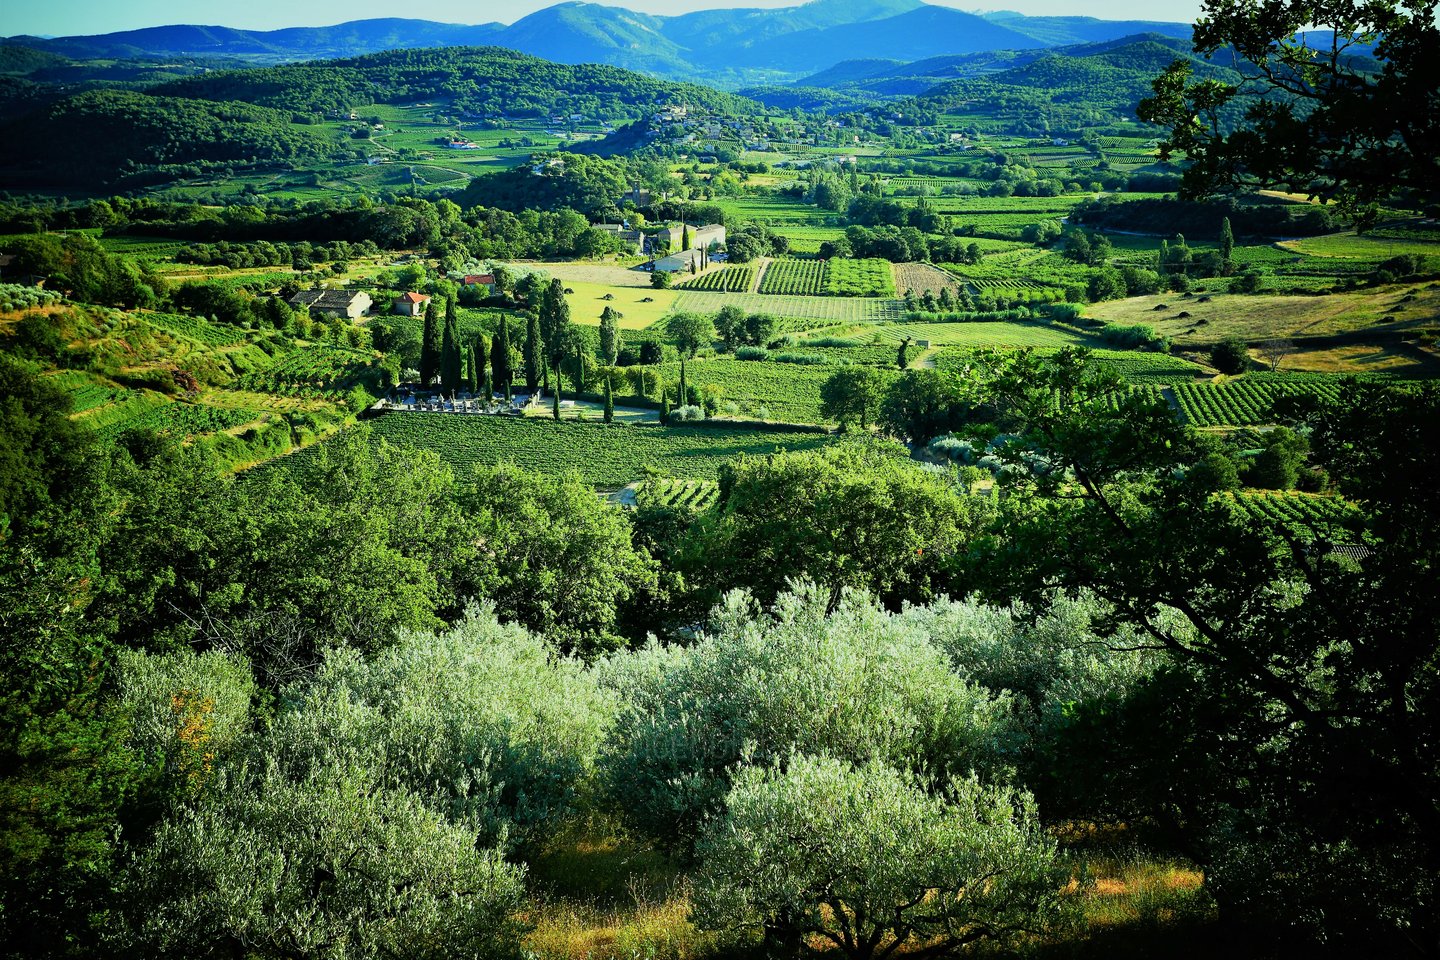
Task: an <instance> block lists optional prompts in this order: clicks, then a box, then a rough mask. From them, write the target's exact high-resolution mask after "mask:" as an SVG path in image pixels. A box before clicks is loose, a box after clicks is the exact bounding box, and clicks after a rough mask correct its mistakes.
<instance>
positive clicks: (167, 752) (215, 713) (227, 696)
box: [117, 647, 255, 790]
mask: <svg viewBox="0 0 1440 960" xmlns="http://www.w3.org/2000/svg"><path fill="white" fill-rule="evenodd" d="M118 659H119V669H118V671H117V680H118V686H119V701H120V704H119V705H120V708H121V709H122V711H123V712H124V714H125V716H126V718H127V719H128V720H129V724H130V746H131V748H132V749H134V750H135V752H136V753H137V754H139V755H140V756H141V757H143V758H145V759H146V760H148V761H150V762H151V763H154V764H158V765H159V767H160V770H161V771H162V773H161V776H162V777H163V779H164V780H166V781H168V782H169V783H170V784H171V785H172V786H173V787H178V788H180V789H181V790H185V789H195V788H198V787H200V786H202V785H203V784H204V782H205V780H206V779H207V778H208V777H209V775H210V773H211V771H212V770H213V769H214V767H215V764H216V762H217V760H218V759H220V758H222V757H223V756H224V755H225V754H227V753H228V752H229V751H230V750H231V749H232V748H234V747H235V745H236V743H237V741H238V740H239V739H240V738H241V736H242V735H243V734H244V733H245V731H246V729H247V728H248V727H249V723H250V701H251V699H252V698H253V697H254V695H255V681H254V678H253V677H252V676H251V673H250V667H249V665H248V664H247V663H245V661H244V660H242V659H240V658H237V657H232V656H227V655H226V654H223V653H219V652H214V651H212V652H206V653H196V652H195V651H193V650H190V649H188V648H183V647H182V648H180V649H178V650H175V651H172V652H170V653H165V654H147V653H143V652H140V651H136V650H122V651H120V653H119V655H118Z"/></svg>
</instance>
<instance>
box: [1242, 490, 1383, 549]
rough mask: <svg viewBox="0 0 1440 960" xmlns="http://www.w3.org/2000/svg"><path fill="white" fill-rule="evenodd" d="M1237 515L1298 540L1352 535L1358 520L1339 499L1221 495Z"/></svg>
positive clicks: (1251, 493)
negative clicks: (1350, 533)
mask: <svg viewBox="0 0 1440 960" xmlns="http://www.w3.org/2000/svg"><path fill="white" fill-rule="evenodd" d="M1221 496H1224V497H1225V498H1226V499H1227V500H1229V502H1230V505H1231V506H1232V507H1233V508H1234V510H1235V512H1236V514H1237V515H1238V516H1239V517H1240V518H1241V519H1243V520H1246V521H1249V522H1251V523H1253V524H1255V525H1256V526H1259V527H1262V528H1264V529H1266V530H1275V529H1278V530H1280V531H1282V532H1284V533H1285V534H1286V535H1287V536H1290V537H1293V538H1295V539H1297V540H1313V539H1315V538H1316V536H1317V535H1322V536H1327V537H1328V536H1335V535H1336V534H1344V533H1348V532H1349V528H1353V526H1354V524H1355V523H1356V521H1357V520H1358V519H1359V513H1358V511H1357V510H1356V509H1355V507H1354V506H1353V505H1352V504H1350V503H1347V502H1346V501H1344V500H1340V499H1338V498H1336V497H1322V496H1317V495H1314V494H1305V493H1289V492H1283V491H1278V490H1277V491H1260V490H1247V491H1245V492H1243V493H1228V494H1222V495H1221Z"/></svg>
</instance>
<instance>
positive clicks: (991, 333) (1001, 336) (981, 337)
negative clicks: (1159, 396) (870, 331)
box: [875, 323, 1089, 349]
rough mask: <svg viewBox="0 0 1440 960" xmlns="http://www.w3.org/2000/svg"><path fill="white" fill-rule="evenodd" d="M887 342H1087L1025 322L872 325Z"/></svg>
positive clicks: (1076, 344) (980, 344) (1017, 345)
mask: <svg viewBox="0 0 1440 960" xmlns="http://www.w3.org/2000/svg"><path fill="white" fill-rule="evenodd" d="M875 330H876V332H877V333H879V334H880V337H881V339H882V340H883V341H884V342H886V343H899V342H900V341H901V340H903V339H905V338H906V337H910V338H911V339H912V340H917V341H918V340H928V341H929V342H930V343H931V344H932V345H933V346H943V347H997V348H1002V349H1003V348H1007V347H1009V348H1015V349H1020V348H1023V347H1050V348H1059V347H1083V346H1088V345H1089V344H1088V342H1087V341H1085V340H1084V339H1083V338H1081V337H1080V336H1078V335H1076V334H1073V333H1070V332H1069V331H1067V330H1058V329H1056V328H1054V327H1047V326H1043V325H1041V324H1028V323H887V324H882V325H879V326H877V327H876V328H875Z"/></svg>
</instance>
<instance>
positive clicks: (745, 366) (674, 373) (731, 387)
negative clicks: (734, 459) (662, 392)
mask: <svg viewBox="0 0 1440 960" xmlns="http://www.w3.org/2000/svg"><path fill="white" fill-rule="evenodd" d="M659 372H660V376H661V377H662V378H664V380H665V382H666V383H667V384H670V385H672V386H673V385H674V384H676V383H678V382H679V381H680V364H678V363H667V364H664V365H662V366H661V367H660V368H659ZM834 372H835V369H834V367H833V366H830V365H828V364H823V363H822V364H817V365H804V364H795V363H774V362H767V361H764V360H733V359H728V358H716V359H711V360H696V361H695V362H693V363H690V364H688V365H687V367H686V381H687V382H688V383H689V385H690V386H692V387H696V388H698V389H700V390H702V391H703V390H705V389H706V388H707V387H712V388H714V390H715V391H717V400H718V403H719V408H720V410H721V412H722V413H726V414H738V415H742V416H746V417H753V418H755V419H757V420H783V421H786V422H788V423H823V422H824V418H822V417H821V416H820V385H821V384H822V383H824V382H825V380H826V379H827V378H828V377H829V376H830V375H831V374H832V373H834Z"/></svg>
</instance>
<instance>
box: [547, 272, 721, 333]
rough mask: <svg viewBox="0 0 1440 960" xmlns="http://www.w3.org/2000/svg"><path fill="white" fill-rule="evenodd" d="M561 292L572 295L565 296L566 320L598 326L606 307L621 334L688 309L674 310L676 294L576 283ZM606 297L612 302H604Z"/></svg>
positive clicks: (677, 297)
mask: <svg viewBox="0 0 1440 960" xmlns="http://www.w3.org/2000/svg"><path fill="white" fill-rule="evenodd" d="M565 289H566V290H569V291H572V292H570V293H567V294H566V295H565V300H566V302H567V303H569V304H570V318H571V319H572V320H574V321H575V322H576V323H581V324H586V325H587V326H599V325H600V314H601V313H603V312H604V311H605V308H606V307H611V308H612V309H614V310H617V311H619V313H620V329H622V330H643V329H645V328H646V327H648V326H650V325H651V324H653V323H654V322H655V321H656V320H659V319H660V318H661V317H663V316H665V315H666V314H667V313H671V312H673V311H674V310H675V309H682V310H683V309H688V308H686V307H678V308H677V300H678V299H679V298H680V296H681V294H680V293H679V291H676V290H651V289H648V288H645V287H613V286H609V285H607V284H602V283H585V282H583V281H579V280H566V281H565ZM607 295H608V296H610V297H612V298H613V299H610V300H606V299H605V297H606V296H607ZM647 300H648V301H649V302H648V303H647V302H646V301H647ZM715 309H716V310H719V309H720V308H719V307H716V308H715Z"/></svg>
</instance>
